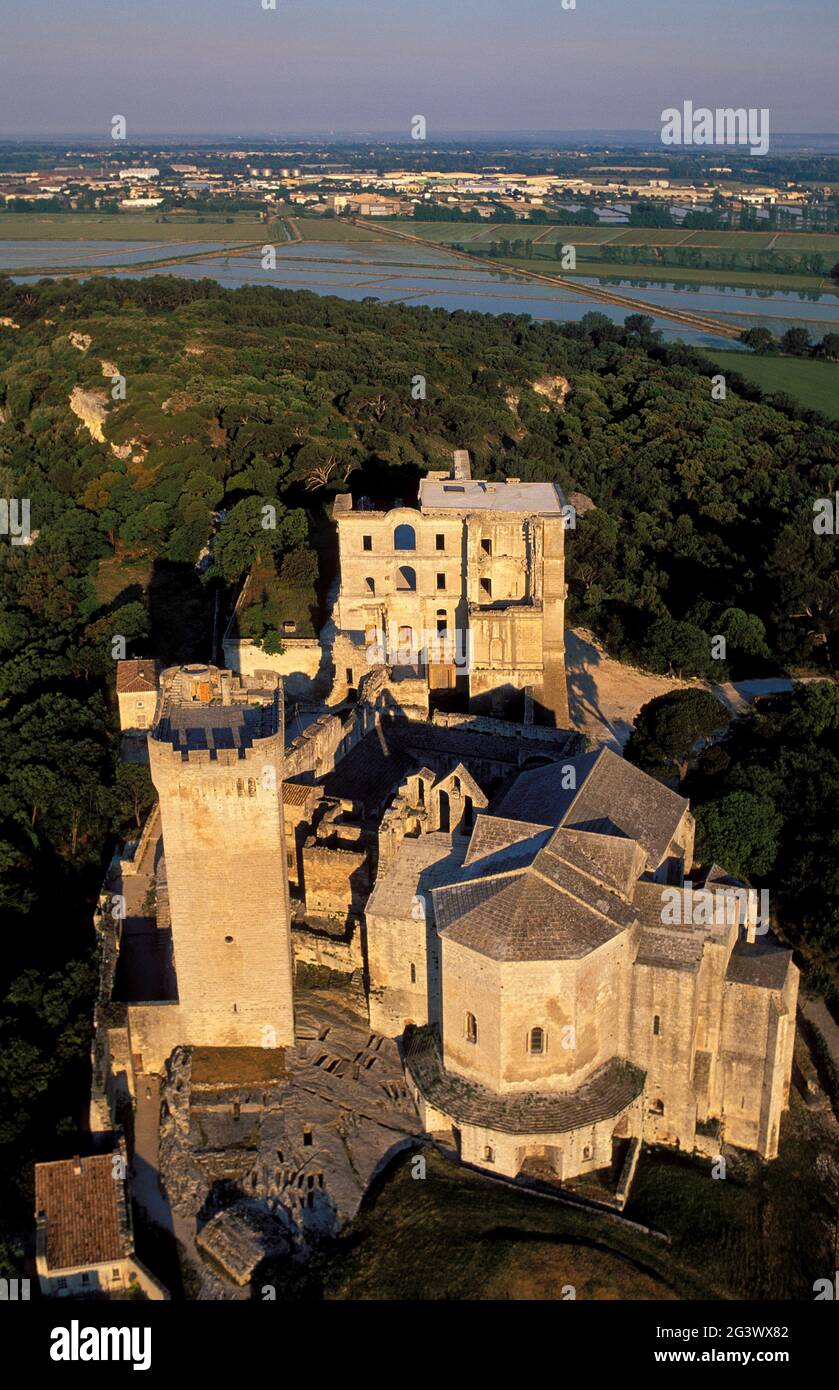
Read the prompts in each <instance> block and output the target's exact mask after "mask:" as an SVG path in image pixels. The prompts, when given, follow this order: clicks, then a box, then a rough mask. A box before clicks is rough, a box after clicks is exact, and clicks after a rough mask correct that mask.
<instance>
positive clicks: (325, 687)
mask: <svg viewBox="0 0 839 1390" xmlns="http://www.w3.org/2000/svg"><path fill="white" fill-rule="evenodd" d="M222 646H223V648H224V664H225V666H227V667H228V668H229V669H230V670H231V671H234V672H235V673H236V675H239V676H242V677H243V678H244V679H250V678H252V677H253V676H255V674H256V672H257V671H273V672H275V673H276V674H277V675H278V676H282V678H283V686H284V689H285V693H286V696H287V697H288V698H289V699H291V700H310V699H314V698H316V697H317V696H326V695H328V693H329V688H330V685H331V680H330V676H329V665H330V663H328V662H327V665H326V670H325V671H324V670H323V669H322V667H323V657H324V654H323V649H322V648H321V644H320V642H319V641H318V640H317V638H316V637H312V638H307V637H284V638H283V651H282V652H265V651H263V650H262V648H261V647H260V646H258V645H257V643H256V642H253V641H252V640H251V639H250V638H249V637H225V639H224V642H223V643H222Z"/></svg>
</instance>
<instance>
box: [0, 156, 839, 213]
mask: <svg viewBox="0 0 839 1390" xmlns="http://www.w3.org/2000/svg"><path fill="white" fill-rule="evenodd" d="M420 146H421V151H420V149H419V147H420ZM0 206H2V207H4V208H5V210H6V211H9V212H24V211H28V210H45V211H64V210H66V211H96V210H99V211H102V212H103V213H117V212H129V213H130V212H134V211H136V212H140V211H148V210H155V211H156V212H158V213H159V214H160V215H161V216H165V215H166V214H167V213H169V212H173V211H176V210H179V209H181V210H193V211H194V210H196V209H197V210H202V209H204V210H206V211H208V212H209V211H212V212H219V211H225V210H230V211H231V212H232V211H243V210H247V211H253V212H258V213H260V214H263V215H264V216H265V218H266V219H267V218H270V217H272V216H274V215H275V214H276V213H277V212H278V211H282V210H283V209H286V210H289V209H294V210H295V211H296V212H297V213H299V214H302V215H312V216H322V217H330V216H336V217H369V218H375V217H387V218H392V217H402V218H409V217H418V218H422V219H424V220H429V219H431V220H433V219H435V218H438V219H441V220H443V219H445V220H458V219H465V220H468V221H476V222H478V221H484V220H485V221H493V222H498V221H509V222H517V221H530V222H545V223H549V222H561V223H565V224H567V223H568V222H569V221H576V220H578V221H579V222H581V223H583V224H587V225H592V226H594V225H599V224H609V223H614V224H615V225H621V224H630V223H634V224H636V225H638V224H640V225H648V226H668V225H673V226H681V225H684V226H686V227H688V228H691V227H694V228H708V229H722V228H731V229H740V230H750V229H760V230H769V229H772V228H777V229H779V230H784V229H800V230H808V231H822V230H823V231H831V230H835V229H836V228H837V225H839V158H837V157H836V156H832V155H827V154H813V153H812V152H808V151H804V150H802V151H799V152H797V153H796V152H794V151H786V152H784V153H783V154H779V155H774V156H773V157H772V158H771V159H770V160H761V159H759V158H758V159H755V158H752V157H749V156H748V155H747V154H746V153H744V152H743V151H739V150H736V149H734V150H733V149H731V148H729V147H726V148H720V149H716V148H712V149H709V150H705V151H702V152H698V151H697V152H691V153H690V154H686V152H685V150H684V149H681V150H679V151H676V152H673V151H672V150H670V149H668V148H667V147H666V146H659V147H657V148H656V147H655V146H653V145H651V146H650V148H641V149H638V148H629V147H620V148H617V149H614V150H612V149H609V148H599V149H592V148H580V149H561V150H560V149H555V148H554V149H550V148H548V147H545V148H543V149H533V148H531V147H530V146H526V145H523V146H522V147H521V148H520V149H517V148H515V147H513V148H510V147H509V146H507V147H505V148H504V149H503V150H495V149H493V148H492V147H491V146H487V147H484V148H478V149H473V148H469V147H464V146H454V145H451V146H449V145H442V144H441V145H439V146H428V145H427V144H426V142H424V141H416V142H413V143H411V142H407V143H406V144H405V145H404V146H395V145H394V146H391V145H387V146H375V145H373V146H370V147H369V148H368V149H366V150H365V149H363V148H361V147H358V146H350V147H344V146H342V145H335V146H329V145H325V146H323V145H319V146H313V147H311V148H307V147H305V146H299V147H287V148H272V147H270V146H262V145H259V144H255V145H253V146H252V147H245V148H236V149H234V148H227V147H226V146H224V145H219V146H218V147H210V146H201V147H200V148H199V149H195V150H190V149H188V148H186V147H179V148H178V149H177V150H173V148H172V147H171V146H170V147H154V146H147V147H142V148H139V147H134V146H131V147H127V146H126V147H125V148H120V146H119V142H118V141H117V140H114V141H111V142H109V144H108V145H107V146H105V145H103V146H101V147H98V148H96V147H92V146H91V147H85V146H81V145H80V146H79V147H61V148H59V147H57V146H56V147H51V146H48V145H31V144H27V145H24V144H20V143H18V144H7V145H0Z"/></svg>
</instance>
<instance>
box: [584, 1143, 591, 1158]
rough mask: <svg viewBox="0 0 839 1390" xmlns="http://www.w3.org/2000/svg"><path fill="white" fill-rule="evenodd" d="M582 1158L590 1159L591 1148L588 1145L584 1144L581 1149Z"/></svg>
mask: <svg viewBox="0 0 839 1390" xmlns="http://www.w3.org/2000/svg"><path fill="white" fill-rule="evenodd" d="M583 1158H591V1146H590V1145H589V1144H586V1146H585V1148H584V1149H583Z"/></svg>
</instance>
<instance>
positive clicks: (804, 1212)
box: [626, 1091, 835, 1299]
mask: <svg viewBox="0 0 839 1390" xmlns="http://www.w3.org/2000/svg"><path fill="white" fill-rule="evenodd" d="M791 1100H792V1104H791V1108H790V1110H789V1111H788V1112H787V1114H786V1115H785V1116H784V1120H783V1124H782V1128H781V1143H780V1154H779V1157H778V1158H777V1159H776V1160H775V1162H773V1163H762V1162H761V1160H760V1159H759V1158H757V1157H756V1156H755V1155H751V1154H744V1153H742V1152H738V1153H737V1154H736V1157H735V1158H733V1159H732V1158H729V1160H728V1167H727V1172H726V1176H725V1178H717V1179H714V1178H713V1177H712V1176H711V1164H710V1163H709V1162H701V1161H698V1160H696V1159H692V1158H688V1157H686V1156H685V1155H684V1154H679V1153H676V1152H674V1151H673V1150H667V1149H656V1150H645V1151H644V1153H643V1154H642V1156H641V1160H640V1162H639V1164H638V1171H637V1173H636V1175H635V1183H634V1185H633V1189H632V1197H631V1200H630V1203H629V1205H628V1207H627V1209H626V1214H627V1216H630V1217H632V1218H633V1219H634V1220H636V1221H640V1222H643V1223H644V1224H646V1225H651V1226H655V1227H656V1228H657V1229H658V1230H664V1231H666V1232H667V1233H668V1234H669V1235H670V1237H671V1240H672V1247H671V1250H672V1254H673V1257H674V1258H675V1259H676V1260H677V1261H683V1262H684V1263H686V1264H687V1265H689V1266H691V1267H692V1268H694V1269H701V1270H703V1271H706V1272H707V1273H708V1276H709V1278H710V1279H712V1280H714V1281H715V1282H717V1283H718V1284H719V1285H720V1287H721V1288H723V1289H725V1290H726V1291H727V1292H728V1294H729V1296H730V1297H733V1298H744V1299H770V1298H779V1299H801V1298H806V1299H812V1297H813V1283H814V1281H815V1280H816V1279H819V1278H822V1277H824V1275H825V1272H826V1271H827V1272H828V1273H829V1272H830V1271H831V1270H832V1269H833V1263H832V1258H833V1257H832V1251H831V1236H832V1219H831V1213H830V1207H829V1201H828V1197H827V1195H826V1193H825V1191H824V1190H823V1189H822V1186H821V1183H820V1180H819V1177H818V1171H817V1163H816V1159H817V1157H818V1155H819V1154H820V1153H827V1154H829V1153H831V1152H832V1151H833V1149H834V1148H835V1137H834V1136H835V1126H833V1125H832V1122H831V1121H830V1120H829V1119H828V1120H823V1119H822V1117H820V1116H815V1115H813V1114H811V1113H810V1112H808V1111H807V1109H806V1107H805V1106H804V1103H803V1102H802V1100H801V1098H800V1097H799V1095H798V1093H797V1092H796V1091H793V1093H792V1097H791Z"/></svg>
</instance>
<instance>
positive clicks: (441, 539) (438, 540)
mask: <svg viewBox="0 0 839 1390" xmlns="http://www.w3.org/2000/svg"><path fill="white" fill-rule="evenodd" d="M434 543H435V545H436V546H437V549H438V550H445V548H446V538H445V536H441V535H440V534H439V532H438V533H437V535H436V536H435V537H434Z"/></svg>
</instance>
